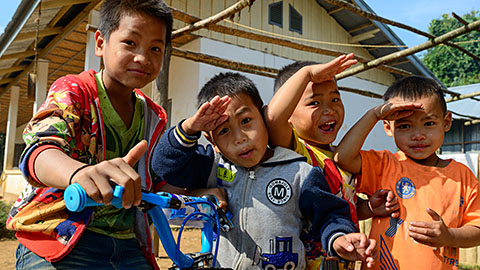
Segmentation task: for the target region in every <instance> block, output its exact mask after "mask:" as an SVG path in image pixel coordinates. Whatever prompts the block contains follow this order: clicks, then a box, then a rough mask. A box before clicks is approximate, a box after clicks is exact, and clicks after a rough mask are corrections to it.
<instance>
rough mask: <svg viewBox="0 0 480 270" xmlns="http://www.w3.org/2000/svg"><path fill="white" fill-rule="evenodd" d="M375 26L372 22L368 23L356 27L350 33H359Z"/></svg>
mask: <svg viewBox="0 0 480 270" xmlns="http://www.w3.org/2000/svg"><path fill="white" fill-rule="evenodd" d="M374 25H375V24H373V23H372V22H370V21H369V22H368V23H365V24H362V25H359V26H357V27H354V28H352V29H350V30H348V33H350V34H351V33H353V32H357V31H360V30H363V29H365V28H368V27H371V26H374Z"/></svg>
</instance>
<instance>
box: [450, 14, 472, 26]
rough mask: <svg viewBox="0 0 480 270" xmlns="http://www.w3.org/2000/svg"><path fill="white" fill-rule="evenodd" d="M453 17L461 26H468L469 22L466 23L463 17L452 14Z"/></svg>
mask: <svg viewBox="0 0 480 270" xmlns="http://www.w3.org/2000/svg"><path fill="white" fill-rule="evenodd" d="M452 17H454V18H455V19H457V21H459V22H460V23H461V24H463V25H467V24H468V22H467V21H465V20H464V19H463V18H462V17H460V16H458V15H457V13H455V12H452Z"/></svg>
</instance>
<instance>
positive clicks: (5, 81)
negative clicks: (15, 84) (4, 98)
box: [0, 78, 13, 85]
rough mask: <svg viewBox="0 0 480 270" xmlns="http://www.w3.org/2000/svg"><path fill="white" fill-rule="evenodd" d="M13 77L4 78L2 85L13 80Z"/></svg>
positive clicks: (0, 82)
mask: <svg viewBox="0 0 480 270" xmlns="http://www.w3.org/2000/svg"><path fill="white" fill-rule="evenodd" d="M12 81H13V79H12V78H3V79H1V80H0V85H2V84H6V83H10V82H12Z"/></svg>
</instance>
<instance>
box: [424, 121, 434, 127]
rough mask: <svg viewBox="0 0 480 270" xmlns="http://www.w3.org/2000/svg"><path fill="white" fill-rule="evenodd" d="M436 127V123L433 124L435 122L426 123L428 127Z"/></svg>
mask: <svg viewBox="0 0 480 270" xmlns="http://www.w3.org/2000/svg"><path fill="white" fill-rule="evenodd" d="M434 125H435V122H433V121H428V122H426V123H425V126H426V127H431V126H434Z"/></svg>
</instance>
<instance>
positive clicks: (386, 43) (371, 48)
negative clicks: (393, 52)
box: [367, 40, 394, 52]
mask: <svg viewBox="0 0 480 270" xmlns="http://www.w3.org/2000/svg"><path fill="white" fill-rule="evenodd" d="M377 45H380V46H382V45H386V46H388V45H394V44H393V43H392V42H391V41H390V40H387V41H385V42H382V43H378V44H377ZM378 49H384V48H381V47H368V48H367V51H369V52H371V51H374V50H378ZM389 49H391V48H389Z"/></svg>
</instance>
